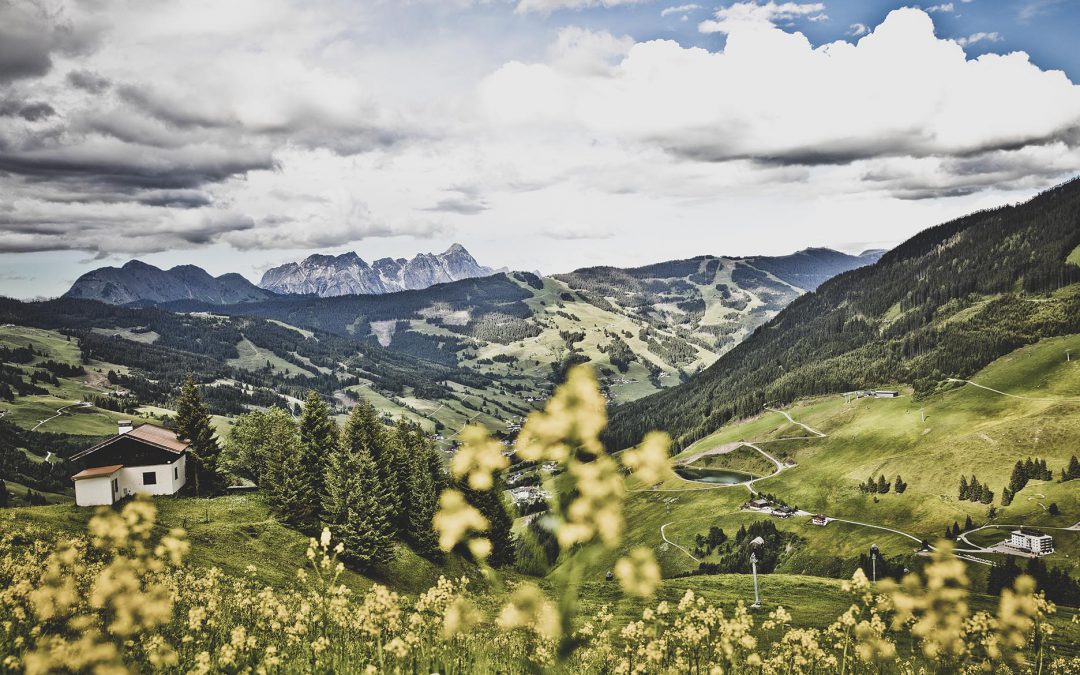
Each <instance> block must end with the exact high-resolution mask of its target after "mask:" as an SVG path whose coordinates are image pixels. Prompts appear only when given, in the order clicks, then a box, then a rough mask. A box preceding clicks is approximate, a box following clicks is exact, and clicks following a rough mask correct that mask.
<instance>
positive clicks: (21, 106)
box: [0, 99, 56, 122]
mask: <svg viewBox="0 0 1080 675" xmlns="http://www.w3.org/2000/svg"><path fill="white" fill-rule="evenodd" d="M55 114H56V110H55V109H54V108H53V107H52V106H51V105H49V104H48V103H45V102H44V101H26V102H24V101H19V100H16V99H3V100H0V117H21V118H22V119H24V120H26V121H27V122H37V121H40V120H43V119H46V118H48V117H52V116H53V115H55Z"/></svg>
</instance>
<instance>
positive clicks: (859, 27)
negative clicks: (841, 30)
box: [847, 23, 870, 37]
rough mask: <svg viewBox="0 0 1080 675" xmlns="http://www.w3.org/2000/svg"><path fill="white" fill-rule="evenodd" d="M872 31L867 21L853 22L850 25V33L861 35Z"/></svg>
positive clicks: (856, 35)
mask: <svg viewBox="0 0 1080 675" xmlns="http://www.w3.org/2000/svg"><path fill="white" fill-rule="evenodd" d="M869 32H870V27H869V26H867V25H866V24H865V23H853V24H851V25H850V26H849V27H848V32H847V34H848V35H854V36H855V37H860V36H863V35H866V34H867V33H869Z"/></svg>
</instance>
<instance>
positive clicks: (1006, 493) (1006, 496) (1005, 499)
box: [1001, 488, 1013, 506]
mask: <svg viewBox="0 0 1080 675" xmlns="http://www.w3.org/2000/svg"><path fill="white" fill-rule="evenodd" d="M1012 500H1013V493H1012V490H1010V489H1009V488H1004V489H1002V491H1001V505H1002V506H1008V505H1009V504H1012Z"/></svg>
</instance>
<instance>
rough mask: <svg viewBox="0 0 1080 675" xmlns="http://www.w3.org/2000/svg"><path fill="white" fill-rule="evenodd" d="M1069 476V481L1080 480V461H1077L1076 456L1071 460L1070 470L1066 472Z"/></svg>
mask: <svg viewBox="0 0 1080 675" xmlns="http://www.w3.org/2000/svg"><path fill="white" fill-rule="evenodd" d="M1065 475H1066V476H1068V480H1073V479H1076V478H1080V460H1078V459H1076V455H1073V456H1072V458H1071V459H1070V460H1069V470H1068V471H1067V472H1065Z"/></svg>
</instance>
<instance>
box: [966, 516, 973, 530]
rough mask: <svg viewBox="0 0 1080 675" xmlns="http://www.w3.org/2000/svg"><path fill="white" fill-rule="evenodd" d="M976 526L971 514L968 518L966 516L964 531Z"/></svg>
mask: <svg viewBox="0 0 1080 675" xmlns="http://www.w3.org/2000/svg"><path fill="white" fill-rule="evenodd" d="M974 528H975V524H974V523H973V522H971V516H968V517H967V518H965V519H964V532H967V531H968V530H971V529H974Z"/></svg>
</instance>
